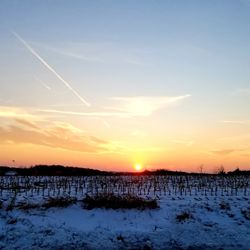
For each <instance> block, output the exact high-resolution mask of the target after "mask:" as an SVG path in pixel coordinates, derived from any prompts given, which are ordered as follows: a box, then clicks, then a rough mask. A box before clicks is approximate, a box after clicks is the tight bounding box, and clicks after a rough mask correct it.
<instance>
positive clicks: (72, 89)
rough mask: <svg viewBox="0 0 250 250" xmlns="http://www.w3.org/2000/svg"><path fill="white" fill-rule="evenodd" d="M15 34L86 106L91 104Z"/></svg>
mask: <svg viewBox="0 0 250 250" xmlns="http://www.w3.org/2000/svg"><path fill="white" fill-rule="evenodd" d="M12 33H13V35H14V36H15V37H16V38H17V39H18V40H19V41H20V42H21V43H22V44H23V45H24V46H25V47H26V49H27V50H28V51H29V52H30V53H31V54H32V55H33V56H34V57H36V58H37V59H38V60H39V61H40V62H41V63H42V64H43V65H44V66H45V67H46V68H47V69H48V70H49V71H50V72H52V73H53V74H54V75H55V76H56V77H57V78H58V79H59V80H60V81H61V82H62V83H63V84H64V85H65V86H66V87H67V88H68V89H69V90H70V91H71V92H72V93H73V94H74V95H75V96H76V97H77V98H78V99H79V100H80V101H81V102H82V103H84V104H85V105H86V106H90V103H89V102H87V101H86V100H85V99H84V98H83V97H82V96H81V95H80V94H79V93H78V92H77V91H76V90H75V89H74V88H73V87H72V86H71V85H70V83H69V82H68V81H66V80H65V79H64V78H63V77H62V76H61V75H60V74H58V73H57V71H55V69H54V68H52V67H51V66H50V65H49V64H48V63H47V62H46V61H45V60H44V59H43V58H42V57H41V56H40V55H39V54H38V53H37V52H36V51H35V50H34V49H33V48H32V47H31V46H30V45H29V44H28V43H27V42H26V41H25V40H24V39H23V38H22V37H21V36H19V35H18V34H17V33H16V32H12Z"/></svg>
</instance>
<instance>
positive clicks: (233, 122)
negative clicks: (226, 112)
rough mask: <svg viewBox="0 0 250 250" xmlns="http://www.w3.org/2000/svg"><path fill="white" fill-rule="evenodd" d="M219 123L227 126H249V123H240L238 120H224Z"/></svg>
mask: <svg viewBox="0 0 250 250" xmlns="http://www.w3.org/2000/svg"><path fill="white" fill-rule="evenodd" d="M221 122H222V123H228V124H241V125H249V124H250V121H240V120H224V121H221Z"/></svg>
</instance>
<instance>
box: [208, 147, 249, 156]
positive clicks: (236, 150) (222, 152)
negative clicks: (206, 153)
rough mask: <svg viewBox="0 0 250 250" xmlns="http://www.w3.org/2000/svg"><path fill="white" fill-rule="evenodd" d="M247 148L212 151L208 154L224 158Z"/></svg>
mask: <svg viewBox="0 0 250 250" xmlns="http://www.w3.org/2000/svg"><path fill="white" fill-rule="evenodd" d="M246 149H247V148H244V149H234V148H228V149H213V150H211V151H210V152H211V153H213V154H216V155H221V156H225V155H229V154H232V153H237V152H241V151H245V150H246Z"/></svg>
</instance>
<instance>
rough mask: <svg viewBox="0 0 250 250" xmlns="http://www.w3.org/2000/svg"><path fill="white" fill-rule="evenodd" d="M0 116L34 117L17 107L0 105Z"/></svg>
mask: <svg viewBox="0 0 250 250" xmlns="http://www.w3.org/2000/svg"><path fill="white" fill-rule="evenodd" d="M0 117H3V118H29V119H32V118H34V116H33V115H31V114H29V113H27V112H26V111H25V110H23V109H21V108H17V107H8V106H0Z"/></svg>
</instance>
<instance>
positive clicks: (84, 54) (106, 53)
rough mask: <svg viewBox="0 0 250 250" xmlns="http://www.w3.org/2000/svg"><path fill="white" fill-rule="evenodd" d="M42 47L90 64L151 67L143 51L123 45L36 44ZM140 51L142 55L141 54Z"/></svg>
mask: <svg viewBox="0 0 250 250" xmlns="http://www.w3.org/2000/svg"><path fill="white" fill-rule="evenodd" d="M35 44H37V45H39V46H40V47H42V48H44V49H46V50H49V51H51V52H54V53H57V54H58V55H61V56H65V57H68V58H72V59H76V60H82V61H86V62H88V63H116V64H117V63H119V64H131V65H135V66H144V65H149V63H147V62H145V59H144V60H143V59H142V57H143V55H144V54H145V53H144V52H143V51H142V50H139V49H138V51H137V53H136V52H135V51H134V50H129V49H127V48H126V49H125V48H123V46H122V45H121V44H116V43H110V42H102V43H96V42H92V43H87V42H85V43H84V42H81V43H63V44H62V43H60V44H57V46H56V47H55V46H50V45H46V44H41V43H37V42H36V43H35ZM139 51H140V53H139Z"/></svg>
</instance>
